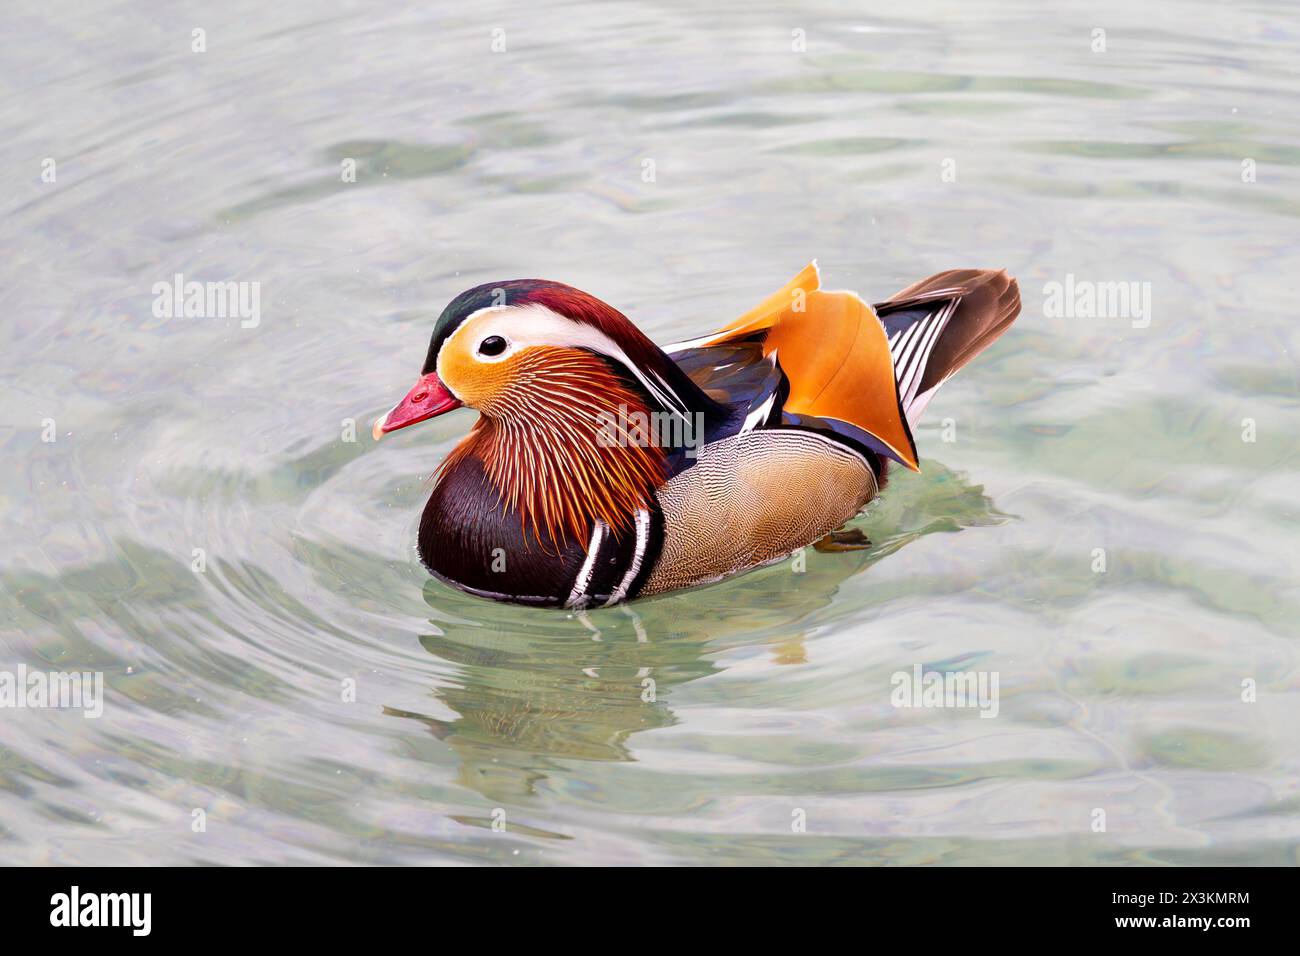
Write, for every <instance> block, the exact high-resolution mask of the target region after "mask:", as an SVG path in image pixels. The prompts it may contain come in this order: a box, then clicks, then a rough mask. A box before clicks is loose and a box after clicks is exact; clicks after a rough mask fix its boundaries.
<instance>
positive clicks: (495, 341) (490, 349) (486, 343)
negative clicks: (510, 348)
mask: <svg viewBox="0 0 1300 956" xmlns="http://www.w3.org/2000/svg"><path fill="white" fill-rule="evenodd" d="M505 350H506V340H505V339H503V338H502V337H501V336H499V335H489V336H488V337H487V338H485V339H484V340H483V341H482V342H480V343H479V344H478V354H479V355H500V354H501V353H502V352H504V351H505Z"/></svg>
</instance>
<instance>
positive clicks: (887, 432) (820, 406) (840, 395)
mask: <svg viewBox="0 0 1300 956" xmlns="http://www.w3.org/2000/svg"><path fill="white" fill-rule="evenodd" d="M664 351H665V352H667V353H668V354H669V355H671V356H672V357H673V359H674V360H675V361H676V362H677V363H678V365H679V366H681V367H682V368H683V369H684V370H686V371H687V374H688V375H690V376H691V378H692V379H693V380H694V381H695V382H696V383H697V384H699V385H700V386H701V387H702V388H704V389H705V390H706V392H708V391H710V385H709V384H707V380H710V379H711V380H712V388H713V390H714V391H722V392H725V393H726V394H727V395H728V396H729V398H730V403H731V404H733V405H734V404H736V403H737V402H742V401H743V402H745V403H746V405H747V407H748V409H749V412H748V414H747V415H746V419H745V421H746V423H752V424H750V425H749V427H761V426H762V425H765V424H769V423H770V422H771V417H770V416H772V415H776V414H782V413H783V414H784V417H785V419H786V420H787V421H789V422H791V423H793V424H796V425H799V426H802V427H808V428H822V429H826V428H828V429H830V430H832V431H836V432H838V433H840V434H841V435H844V436H847V437H853V438H858V439H860V440H861V443H865V444H867V445H869V446H870V447H872V448H873V449H875V450H877V451H880V452H883V453H884V454H885V455H887V456H888V457H891V458H894V459H896V460H898V461H900V462H902V463H903V464H904V465H906V466H907V467H909V468H912V469H915V468H916V467H917V464H916V445H915V443H914V442H913V440H912V433H911V429H910V428H909V427H908V423H907V418H906V416H905V414H904V412H903V408H902V406H901V404H900V402H899V391H898V383H897V381H896V380H895V377H894V360H893V357H892V355H891V354H890V349H889V340H888V338H887V337H886V335H885V329H884V326H882V325H881V323H880V321H879V320H878V319H877V318H876V315H875V313H874V312H873V311H872V309H871V306H869V305H867V303H865V302H863V301H862V299H860V298H858V296H857V295H856V294H854V293H852V292H831V291H827V290H824V289H822V288H821V278H820V276H819V275H818V272H817V264H816V263H815V262H814V263H810V264H809V265H808V266H807V267H805V268H804V269H803V271H801V272H800V273H799V274H798V275H797V276H795V277H794V279H792V280H791V281H790V282H788V283H787V284H786V285H785V286H784V287H783V288H782V289H780V290H779V291H777V292H776V293H774V294H773V295H771V296H769V297H768V298H767V299H766V300H764V301H763V302H762V303H761V304H760V305H759V306H758V307H757V308H755V309H752V310H750V311H749V312H747V313H746V314H745V315H743V316H741V317H740V318H739V319H737V320H735V321H734V322H732V323H731V324H729V325H727V326H726V327H725V328H723V329H721V330H719V331H718V332H715V333H713V334H712V335H708V336H704V337H703V338H699V339H693V340H691V341H688V342H679V343H677V344H676V345H669V346H667V347H666V348H665V349H664ZM748 389H753V392H752V393H747V390H748ZM769 399H771V400H772V401H771V405H769V406H767V411H766V412H764V411H763V409H764V407H765V404H766V403H767V402H768V400H769ZM778 399H780V401H779V402H778ZM778 404H779V405H780V407H779V408H777V407H776V406H777V405H778ZM844 426H847V427H844ZM859 432H860V433H863V434H861V435H859V434H858V433H859Z"/></svg>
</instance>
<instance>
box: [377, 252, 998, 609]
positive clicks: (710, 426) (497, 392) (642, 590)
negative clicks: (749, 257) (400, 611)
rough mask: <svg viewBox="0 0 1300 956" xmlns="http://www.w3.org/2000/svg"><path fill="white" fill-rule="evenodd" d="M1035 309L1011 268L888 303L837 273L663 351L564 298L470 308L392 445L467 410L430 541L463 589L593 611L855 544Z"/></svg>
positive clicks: (527, 289) (427, 520)
mask: <svg viewBox="0 0 1300 956" xmlns="http://www.w3.org/2000/svg"><path fill="white" fill-rule="evenodd" d="M1019 311H1020V294H1019V289H1018V287H1017V285H1016V281H1015V280H1014V279H1013V278H1011V277H1010V276H1008V275H1007V273H1006V272H1005V271H993V270H975V269H961V270H951V271H948V272H941V273H939V274H938V275H934V276H931V277H930V278H928V279H924V280H922V281H920V282H917V283H916V284H914V285H911V286H909V287H907V288H906V289H904V290H903V291H901V292H899V293H898V294H897V295H895V296H894V297H893V298H891V299H888V300H886V301H884V302H880V303H878V304H877V305H875V306H871V305H868V304H867V303H866V302H864V301H863V300H862V299H860V298H859V297H858V296H857V295H856V294H854V293H852V292H832V291H827V290H824V289H822V288H821V281H820V276H819V273H818V270H817V264H816V263H815V262H814V263H812V264H810V265H808V266H807V267H805V268H804V269H803V271H801V272H800V273H799V274H798V275H797V276H795V278H794V279H792V280H791V281H790V282H789V283H788V284H787V285H786V286H785V287H784V288H782V289H780V290H779V291H778V292H776V293H774V294H773V295H771V296H770V297H769V298H768V299H766V300H765V301H764V302H763V303H762V304H760V305H759V306H758V307H757V308H755V309H753V310H751V311H750V312H748V313H746V314H745V315H743V316H741V317H740V318H738V319H736V320H735V321H734V322H732V323H730V324H729V325H727V326H725V327H724V328H722V329H721V330H719V331H717V332H714V333H712V334H710V335H705V336H703V337H701V338H696V339H691V340H689V341H685V342H679V343H677V344H674V345H667V346H663V347H659V346H657V345H655V344H654V343H653V342H652V341H651V340H650V339H649V338H647V337H646V335H645V334H644V333H642V332H641V331H640V330H639V329H638V328H637V327H636V326H635V325H633V324H632V322H631V321H630V320H629V319H628V318H627V317H626V316H624V315H623V314H622V313H621V312H619V311H618V310H617V309H615V308H613V307H612V306H609V305H607V304H606V303H604V302H602V301H601V300H600V299H597V298H596V297H595V296H592V295H589V294H588V293H586V292H583V291H581V290H579V289H575V288H573V287H571V286H567V285H564V284H562V283H559V282H550V281H545V280H539V279H515V280H510V281H506V282H495V283H487V284H485V285H480V286H476V287H475V288H473V289H470V290H468V291H466V292H462V293H461V294H460V295H458V296H457V297H456V298H454V299H453V300H452V301H451V303H450V304H449V305H448V306H447V307H446V309H444V310H443V312H442V314H441V316H439V318H438V321H437V323H436V324H435V326H434V330H433V338H432V341H431V342H430V343H429V351H428V355H427V357H426V358H425V361H424V368H423V370H422V373H421V377H420V379H419V380H418V381H417V382H416V384H415V386H414V387H413V388H412V389H411V390H410V392H409V393H408V394H407V395H406V397H405V398H403V399H402V400H401V401H400V402H398V403H397V404H396V405H395V406H393V408H392V409H391V410H390V411H389V412H388V413H387V414H386V415H384V416H383V417H382V418H380V419H379V420H378V421H376V422H375V425H374V431H373V434H374V437H375V438H376V439H378V438H380V437H381V436H382V435H383V434H385V433H387V432H391V431H395V430H397V429H399V428H405V427H407V426H408V425H414V424H415V423H417V422H422V421H425V420H427V419H430V418H433V417H434V416H436V415H442V414H444V413H446V412H449V411H452V410H453V409H456V408H460V407H461V406H468V407H470V408H473V409H475V410H477V411H478V413H479V418H478V420H477V421H476V422H475V423H474V426H473V428H472V429H471V430H470V432H469V434H468V436H466V437H465V438H464V439H463V440H462V441H461V442H460V444H458V445H457V446H456V447H455V448H454V449H453V450H452V451H451V452H450V454H448V456H447V457H446V459H445V460H444V461H443V463H442V464H441V466H439V468H438V469H437V471H436V472H435V473H434V476H433V478H434V484H433V490H432V494H431V496H430V498H429V501H428V504H427V505H426V506H425V509H424V514H423V517H422V519H421V521H420V528H419V535H418V540H419V553H420V557H421V559H422V561H423V562H424V564H425V566H426V567H427V568H428V569H429V571H430V572H431V573H432V574H433V575H434V576H435V577H437V578H439V579H441V580H442V581H445V582H447V583H448V584H451V585H453V586H455V587H457V588H460V589H461V590H464V591H467V592H469V593H471V594H476V595H479V596H482V597H488V598H494V599H497V600H501V601H511V602H515V603H519V604H529V605H540V606H552V607H567V608H575V609H582V608H588V607H597V606H607V605H613V604H617V603H619V602H622V601H627V600H631V599H633V598H639V597H646V596H649V595H653V594H661V593H663V592H665V591H671V590H675V589H677V588H686V587H692V586H696V585H702V584H708V583H712V582H715V581H719V580H721V579H723V578H726V577H729V576H731V575H735V574H739V573H741V572H743V571H748V570H750V569H752V568H756V567H759V566H761V565H764V564H769V563H772V562H774V561H777V560H779V559H781V558H783V557H785V556H787V555H789V554H790V553H792V552H794V551H797V550H798V549H800V548H803V547H805V546H807V545H814V546H816V547H817V548H818V549H819V550H844V549H852V548H857V547H865V546H868V545H869V542H867V541H866V539H865V538H864V537H863V536H862V535H861V532H855V531H844V530H841V529H842V528H843V526H844V524H845V522H847V521H849V520H850V519H852V518H853V517H854V516H855V515H857V514H858V512H859V511H860V510H861V509H862V508H863V507H864V506H865V505H866V504H867V503H868V502H869V501H871V500H872V499H873V498H874V497H875V496H876V495H877V493H878V492H879V491H880V489H881V487H882V486H883V484H884V482H885V478H886V473H887V471H888V468H889V466H890V464H891V463H894V462H896V463H898V464H900V465H902V466H903V467H906V468H909V469H912V470H919V467H918V463H917V452H916V444H915V442H914V441H913V438H912V429H913V428H914V427H915V426H916V423H917V421H918V419H919V418H920V415H921V413H922V411H923V410H924V409H925V406H926V404H927V403H928V402H929V401H930V399H931V398H932V397H933V395H934V393H935V390H936V389H938V388H939V386H940V385H942V384H943V383H944V382H945V381H947V379H948V378H949V377H951V376H952V375H953V373H955V372H956V371H957V370H958V369H960V368H961V367H962V366H964V365H966V363H968V362H969V361H970V360H971V359H973V358H974V357H975V356H976V355H978V354H979V353H980V352H981V351H983V350H984V349H985V348H986V347H987V346H988V345H989V344H990V343H992V342H993V341H994V340H995V339H996V338H997V337H998V336H999V335H1001V334H1002V333H1003V332H1004V331H1005V330H1006V329H1007V327H1008V326H1009V325H1010V324H1011V323H1012V321H1013V320H1014V319H1015V317H1016V315H1017V314H1018V313H1019Z"/></svg>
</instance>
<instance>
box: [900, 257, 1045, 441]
mask: <svg viewBox="0 0 1300 956" xmlns="http://www.w3.org/2000/svg"><path fill="white" fill-rule="evenodd" d="M875 310H876V314H877V315H878V316H879V317H880V321H881V323H882V324H883V325H884V326H885V334H886V335H887V336H888V337H889V351H890V354H891V355H892V356H893V359H894V374H895V377H896V378H897V380H898V399H899V404H901V405H902V407H903V411H904V413H905V414H906V415H907V422H908V425H910V426H911V427H913V428H914V427H916V423H917V421H919V420H920V417H921V413H922V412H923V411H924V410H925V406H926V405H927V404H929V402H930V399H931V398H932V397H933V396H934V393H935V391H936V390H937V389H938V388H939V386H940V385H942V384H943V383H944V382H946V381H947V380H948V379H949V378H951V377H952V376H953V375H954V374H955V373H956V372H957V370H958V369H960V368H961V367H962V366H964V365H965V364H966V363H967V362H969V361H970V360H971V359H973V358H974V357H975V356H976V355H978V354H979V353H980V352H982V351H984V349H985V348H987V347H988V346H989V345H991V344H992V343H993V341H994V340H995V339H996V338H997V337H998V336H999V335H1001V334H1002V333H1003V332H1005V331H1006V329H1007V327H1008V326H1009V325H1011V323H1012V322H1014V321H1015V318H1016V316H1017V315H1019V314H1020V287H1019V286H1018V285H1016V280H1015V279H1013V278H1011V276H1009V275H1007V273H1006V270H1003V269H996V270H994V269H950V270H948V271H947V272H940V273H938V274H937V275H932V276H930V278H928V279H922V280H921V281H920V282H917V283H915V284H913V285H910V286H908V287H907V288H906V289H904V290H903V291H902V292H899V293H898V294H897V295H895V296H894V297H893V298H891V299H889V300H888V301H886V302H881V303H879V304H878V305H876V306H875Z"/></svg>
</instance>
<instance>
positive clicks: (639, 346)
mask: <svg viewBox="0 0 1300 956" xmlns="http://www.w3.org/2000/svg"><path fill="white" fill-rule="evenodd" d="M693 393H694V390H693V387H692V385H691V383H690V381H689V379H686V378H685V376H684V375H683V374H682V373H681V371H680V369H678V368H677V366H676V364H675V363H673V362H672V360H671V359H669V358H668V357H667V356H666V355H664V353H663V352H662V351H660V350H659V348H658V347H657V346H656V345H655V344H654V343H653V342H651V341H650V339H648V338H647V337H646V336H645V335H644V334H643V333H642V332H641V331H640V330H639V329H637V327H636V326H634V325H633V324H632V323H631V322H630V321H629V320H628V319H627V317H626V316H624V315H623V314H622V313H621V312H619V311H618V310H617V309H615V308H613V307H612V306H610V305H607V304H606V303H604V302H602V301H601V300H600V299H598V298H596V297H595V296H593V295H590V294H588V293H586V292H583V291H582V290H581V289H575V288H573V287H572V286H567V285H564V284H563V283H559V282H550V281H546V280H542V279H512V280H509V281H505V282H489V283H485V284H484V285H480V286H475V287H474V288H473V289H469V290H468V291H466V292H462V293H461V294H460V295H458V296H456V298H454V299H452V300H451V302H450V303H449V304H448V306H447V307H446V308H445V309H444V310H443V311H442V315H440V316H439V317H438V322H437V324H436V325H435V326H434V330H433V337H432V339H431V341H430V343H429V353H428V356H427V357H426V358H425V361H424V368H423V369H422V371H421V375H420V378H419V380H418V381H417V382H416V383H415V385H414V386H413V387H412V388H411V390H410V391H409V392H408V393H407V395H406V397H405V398H403V399H402V400H401V401H400V402H398V403H397V404H396V405H395V406H393V408H392V409H391V410H389V412H388V413H387V414H386V415H385V416H383V417H382V418H380V419H379V420H378V421H376V422H375V425H374V437H375V438H376V439H378V438H379V437H380V436H381V435H384V434H387V433H388V432H391V431H396V430H397V429H399V428H405V427H407V426H408V425H414V424H416V423H417V422H422V421H426V420H428V419H430V418H434V417H435V416H438V415H442V414H444V413H446V412H449V411H452V410H454V409H457V408H460V407H461V406H462V405H464V406H468V407H470V408H474V409H477V410H478V411H479V412H480V413H481V414H483V415H484V416H485V417H487V418H490V419H495V420H504V421H507V422H508V421H511V420H513V419H527V418H531V417H534V416H536V415H538V414H544V413H546V412H547V411H555V410H556V408H557V407H558V408H560V409H563V407H564V405H566V404H567V405H570V406H572V407H575V408H577V407H582V406H583V403H584V402H589V401H590V399H591V398H592V397H593V396H594V397H596V398H617V399H620V400H633V401H635V403H636V404H643V405H645V406H647V407H648V408H649V410H652V411H657V410H660V409H662V410H664V411H668V412H676V411H680V412H683V413H685V412H687V411H689V410H690V405H691V400H692V398H693V397H695V396H694V394H693ZM600 404H601V405H602V406H603V405H604V404H606V403H605V402H603V401H602V402H601V403H600ZM587 407H588V408H590V406H589V405H588V406H587Z"/></svg>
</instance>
